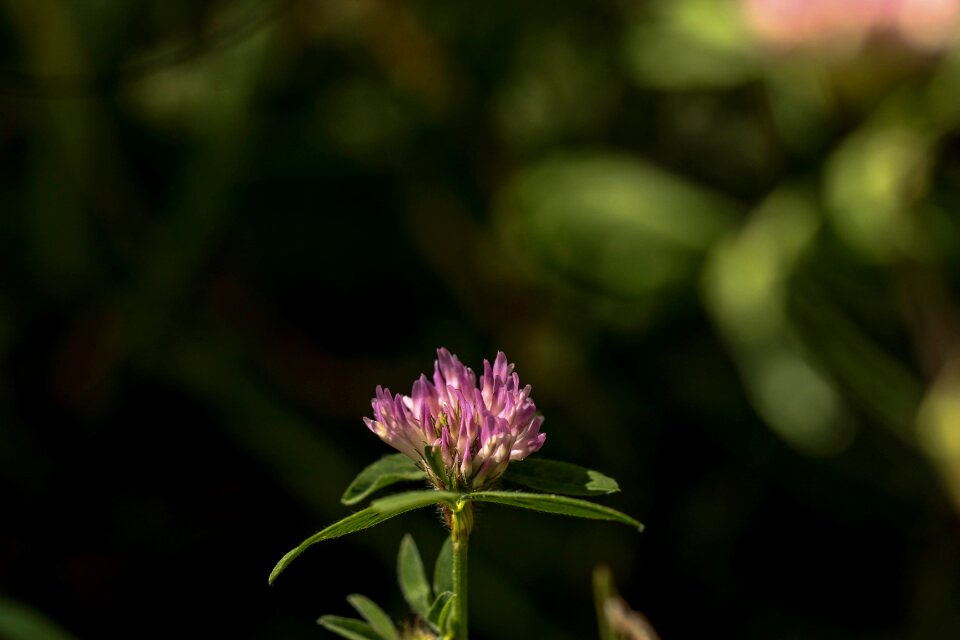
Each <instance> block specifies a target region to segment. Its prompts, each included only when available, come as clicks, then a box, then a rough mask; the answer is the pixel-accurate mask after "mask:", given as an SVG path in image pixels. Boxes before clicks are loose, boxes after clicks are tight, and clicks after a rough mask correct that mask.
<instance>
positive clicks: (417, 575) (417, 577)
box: [397, 533, 430, 618]
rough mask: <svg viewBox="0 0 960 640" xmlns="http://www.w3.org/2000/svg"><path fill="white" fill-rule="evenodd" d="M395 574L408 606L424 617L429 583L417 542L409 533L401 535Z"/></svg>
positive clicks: (428, 610) (428, 599)
mask: <svg viewBox="0 0 960 640" xmlns="http://www.w3.org/2000/svg"><path fill="white" fill-rule="evenodd" d="M397 575H398V576H399V578H400V591H402V592H403V597H404V598H405V599H406V601H407V603H408V604H409V605H410V608H411V609H413V610H414V612H416V613H417V614H418V615H419V616H420V617H421V618H426V617H427V614H429V612H430V584H429V583H428V582H427V574H426V573H425V572H424V570H423V560H421V559H420V551H418V550H417V543H416V542H414V541H413V536H411V535H410V534H409V533H408V534H407V535H405V536H403V540H402V541H401V542H400V553H399V555H398V556H397Z"/></svg>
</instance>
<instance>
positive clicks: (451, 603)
mask: <svg viewBox="0 0 960 640" xmlns="http://www.w3.org/2000/svg"><path fill="white" fill-rule="evenodd" d="M456 610H457V594H453V595H451V596H450V599H449V600H447V604H445V605H443V609H441V610H440V615H438V616H437V627H438V629H439V631H440V633H441V634H449V633H450V631H451V629H450V627H451V626H452V623H453V619H452V618H453V612H454V611H456Z"/></svg>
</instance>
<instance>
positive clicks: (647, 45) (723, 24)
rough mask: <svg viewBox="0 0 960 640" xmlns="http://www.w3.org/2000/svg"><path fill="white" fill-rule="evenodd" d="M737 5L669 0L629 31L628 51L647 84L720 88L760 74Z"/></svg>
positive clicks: (632, 67) (633, 66) (723, 0)
mask: <svg viewBox="0 0 960 640" xmlns="http://www.w3.org/2000/svg"><path fill="white" fill-rule="evenodd" d="M738 8H739V7H738V4H737V3H736V2H732V1H730V0H669V1H667V2H660V3H656V4H654V5H653V9H654V11H653V16H652V17H650V18H648V19H647V20H644V21H643V22H640V21H638V22H637V23H636V24H635V25H634V27H633V28H632V29H630V30H629V31H628V33H627V37H626V41H625V43H624V55H625V57H626V61H627V64H628V66H629V69H630V70H631V71H632V72H633V75H634V77H635V79H636V80H637V82H638V83H639V84H641V85H643V86H650V87H656V88H659V89H693V88H697V89H703V88H709V89H717V88H724V87H729V86H733V85H737V84H742V83H744V82H746V81H748V80H751V79H752V78H754V77H756V76H757V75H758V65H757V61H756V58H755V55H754V53H753V51H752V50H751V47H750V45H751V39H750V37H749V34H748V33H747V32H746V30H745V29H744V25H743V21H742V20H741V18H740V13H739V11H738Z"/></svg>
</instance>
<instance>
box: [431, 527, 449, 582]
mask: <svg viewBox="0 0 960 640" xmlns="http://www.w3.org/2000/svg"><path fill="white" fill-rule="evenodd" d="M444 591H453V538H451V537H450V536H447V539H446V540H444V541H443V546H442V547H440V553H438V554H437V562H436V564H434V565H433V592H434V593H435V594H438V596H439V594H441V593H443V592H444Z"/></svg>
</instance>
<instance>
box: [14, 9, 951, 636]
mask: <svg viewBox="0 0 960 640" xmlns="http://www.w3.org/2000/svg"><path fill="white" fill-rule="evenodd" d="M739 6H740V5H739V4H738V3H736V2H733V1H724V0H647V1H646V2H625V1H612V0H611V1H605V2H598V3H579V2H572V1H563V2H530V3H509V2H502V1H494V2H485V3H443V2H426V1H424V2H417V1H393V0H322V1H321V0H316V1H314V0H257V1H254V0H244V1H241V2H237V1H234V2H225V1H221V2H212V1H209V2H190V1H187V0H162V1H161V0H151V1H147V2H139V3H130V2H123V1H121V0H97V1H95V2H94V1H85V2H67V1H66V0H5V1H4V2H3V3H2V4H0V33H2V35H3V37H2V38H0V55H2V60H0V62H2V64H0V166H2V171H0V207H2V210H0V283H2V287H0V362H2V368H0V479H2V480H0V481H2V486H3V493H4V495H5V496H7V498H6V499H5V500H6V508H5V510H4V515H3V518H2V519H0V595H3V596H8V597H10V598H13V599H15V600H16V601H19V602H23V603H27V604H30V605H32V606H34V607H35V608H37V609H38V610H40V611H42V612H44V613H45V614H47V615H49V616H50V617H51V618H52V619H53V620H55V621H56V622H57V624H58V625H60V626H62V627H63V628H65V629H67V630H69V631H70V632H71V633H74V634H76V635H77V636H79V637H111V636H118V635H127V636H130V635H133V636H136V637H144V638H150V637H169V636H171V635H183V634H184V633H186V631H185V630H186V629H187V628H188V626H187V625H188V624H189V625H190V626H189V629H190V631H191V633H193V632H196V633H198V634H199V633H209V634H213V635H217V636H229V635H235V636H241V637H271V638H274V637H289V638H297V637H317V635H316V634H318V633H320V631H318V630H317V629H315V628H314V627H313V625H312V622H313V620H314V619H315V618H316V616H317V615H318V614H319V613H321V612H326V611H331V610H332V607H333V606H335V603H339V602H340V601H341V598H342V595H343V594H344V593H350V592H362V593H367V594H369V595H370V596H371V597H373V598H374V599H375V600H376V601H377V602H381V603H390V602H391V598H393V600H392V603H393V609H392V610H391V611H390V613H394V614H398V613H399V612H401V611H403V610H404V606H403V603H402V602H401V601H399V600H398V597H397V596H396V594H395V593H394V591H395V590H394V589H393V587H392V584H391V581H390V580H388V579H385V578H384V576H389V575H390V571H391V566H392V556H393V550H394V549H395V548H396V544H397V541H398V540H399V539H400V537H401V535H402V534H403V532H404V531H406V530H407V529H408V528H412V529H413V532H414V534H415V536H416V538H417V540H418V541H423V542H422V544H424V548H425V549H427V553H430V554H432V553H434V551H435V550H436V548H439V544H440V540H441V536H440V532H439V531H438V527H436V522H434V521H431V520H430V518H428V517H426V516H424V517H423V518H422V519H421V520H420V521H417V520H416V519H413V523H412V524H410V523H409V522H407V521H405V522H403V523H401V524H397V525H396V526H393V525H390V524H386V525H384V526H383V527H382V528H379V529H377V530H375V531H371V532H369V533H365V534H363V535H360V536H357V537H356V540H351V541H350V542H343V543H342V544H341V546H338V547H337V548H336V550H333V551H331V550H325V551H322V552H316V553H315V554H314V555H312V556H305V559H304V560H303V561H301V563H300V566H297V567H294V568H292V569H291V570H290V577H289V578H288V581H287V582H286V583H285V584H284V585H281V586H278V587H277V588H276V589H274V590H272V591H268V590H267V589H266V587H265V580H264V578H265V575H266V572H268V571H269V568H270V566H272V562H273V560H275V558H276V557H278V556H279V554H280V553H282V552H283V551H284V550H286V549H287V548H289V547H290V545H291V543H292V542H295V541H296V540H299V539H301V538H303V537H304V535H306V534H308V533H310V532H312V531H314V530H316V529H317V528H319V526H320V525H322V524H324V523H328V522H332V521H333V520H335V519H338V518H340V517H342V516H343V515H344V511H343V509H342V507H341V506H340V505H339V504H338V498H339V496H340V494H341V492H342V491H343V489H344V488H345V487H346V485H347V483H348V482H349V481H350V479H351V478H352V477H353V476H354V475H355V474H356V473H357V472H358V471H359V470H360V469H362V468H363V467H364V466H365V465H366V464H367V463H369V462H371V461H373V460H375V459H376V458H378V457H379V456H380V455H382V454H383V453H386V452H387V451H385V450H384V448H383V446H382V444H381V443H380V442H379V441H378V440H377V439H376V438H374V437H373V436H371V434H369V433H368V432H366V430H365V429H364V427H363V425H362V423H361V421H360V418H361V416H362V415H364V414H365V413H366V412H367V411H368V407H369V404H368V402H369V397H370V396H371V395H372V392H373V388H374V386H375V385H376V384H384V385H386V386H389V387H391V388H392V389H394V390H395V391H403V390H405V389H404V386H405V385H407V384H409V381H410V380H412V379H413V377H414V376H415V375H416V374H418V373H419V372H420V371H421V370H423V369H425V368H426V367H427V366H428V365H429V362H430V360H431V359H432V351H433V349H434V348H435V347H437V346H439V345H445V346H447V347H448V348H450V349H451V350H452V351H454V352H456V353H458V354H459V355H460V357H461V358H462V359H463V360H464V361H465V362H467V363H470V364H471V365H473V366H475V367H476V366H478V365H479V364H480V361H481V359H482V358H484V357H488V358H489V357H492V355H493V354H494V353H495V350H496V349H503V350H505V351H506V352H507V354H508V355H509V356H510V358H511V360H512V361H515V362H516V363H517V366H518V370H519V371H520V373H521V376H522V378H523V379H524V380H525V381H529V382H531V383H532V384H533V385H534V398H535V399H536V400H537V403H538V406H539V407H540V408H541V409H542V410H543V412H544V414H545V415H546V417H547V419H546V423H545V425H544V430H545V431H546V432H547V433H548V440H547V444H546V446H545V453H546V452H549V457H551V458H557V459H565V460H571V461H574V462H577V463H580V464H585V465H588V466H590V467H592V468H596V469H599V470H602V471H605V472H609V473H610V474H611V475H612V476H614V477H616V478H617V479H618V480H619V481H620V484H621V487H622V489H623V493H622V494H618V495H617V496H615V497H614V498H613V499H612V500H611V501H610V503H611V504H612V505H613V506H615V507H617V508H621V509H623V510H625V511H627V512H629V513H631V514H633V515H636V516H637V517H638V518H639V519H640V520H642V521H644V522H645V523H646V524H647V526H648V529H647V532H646V533H644V534H643V536H641V539H640V540H639V542H638V540H637V538H636V537H635V536H634V535H633V534H632V533H628V532H620V531H617V530H611V529H608V528H604V527H596V526H594V525H591V524H589V523H586V524H584V523H578V522H573V521H571V522H569V523H567V522H560V523H558V522H556V521H554V520H547V521H546V522H544V521H543V520H541V519H539V518H537V517H536V516H533V515H527V514H519V515H518V514H515V513H503V512H502V511H501V510H498V509H497V508H496V506H495V505H487V506H489V509H484V510H483V511H482V512H481V513H480V514H479V516H478V524H477V526H478V529H477V533H476V535H475V543H474V544H475V547H476V549H475V550H472V551H471V553H472V554H473V560H472V567H471V570H472V572H473V575H472V579H473V580H474V581H475V585H474V586H472V587H471V588H472V589H473V591H472V596H471V597H472V598H474V599H475V601H474V602H472V613H471V619H472V623H473V625H474V626H475V629H476V637H479V638H484V637H486V638H509V637H549V638H556V639H561V640H562V639H564V638H580V637H590V635H591V634H592V633H593V628H594V621H593V619H592V612H591V604H590V584H589V582H590V573H591V568H592V566H593V565H594V564H595V563H597V562H601V561H603V562H606V563H607V564H609V565H610V566H611V567H612V568H613V570H614V573H615V574H617V582H618V584H620V585H621V591H622V594H623V596H624V597H625V598H626V599H627V600H628V601H629V602H630V604H631V605H632V606H634V607H635V608H637V609H639V610H641V611H643V612H645V613H646V614H647V616H648V617H649V618H650V620H651V622H652V623H653V625H654V626H655V627H656V628H657V629H658V630H659V631H660V633H661V635H662V636H663V637H678V638H683V637H708V636H711V635H723V636H729V637H737V638H770V637H777V638H794V637H795V638H808V637H817V638H840V637H843V638H849V637H865V638H878V639H879V638H913V639H918V640H920V639H925V638H931V639H934V638H944V637H952V636H954V635H957V634H958V633H960V610H958V607H957V606H956V603H957V602H958V601H960V557H958V555H960V554H958V552H957V546H956V539H957V534H958V529H960V528H958V524H960V523H958V519H957V513H958V510H960V350H958V344H960V342H958V327H960V312H958V307H957V297H958V286H960V282H958V278H957V274H958V273H960V269H958V267H960V264H958V262H960V259H958V258H960V247H958V241H960V213H958V211H960V187H958V185H960V182H958V181H960V153H958V148H960V147H958V140H960V138H958V130H960V81H958V78H960V73H958V72H960V48H945V49H943V50H939V51H929V50H928V51H918V50H914V49H911V48H910V47H909V46H906V45H905V44H904V43H897V42H892V41H888V40H886V39H884V38H882V37H878V38H876V40H875V41H871V42H869V43H867V44H865V45H863V47H862V48H861V49H859V50H858V51H853V52H851V51H843V52H840V53H832V52H823V51H809V50H779V49H776V48H772V47H770V46H768V45H764V43H762V42H761V41H760V40H759V39H758V38H757V36H756V35H755V34H753V33H752V32H751V31H750V29H749V26H748V25H747V24H746V23H745V21H744V20H743V16H742V14H741V12H740V11H739ZM485 530H486V531H489V532H502V531H511V532H513V533H512V534H511V535H510V536H509V537H507V536H503V537H497V538H495V537H493V534H492V533H491V535H490V536H489V537H488V536H485V535H484V532H485ZM428 545H432V546H428ZM311 557H312V560H311V561H308V560H306V558H311ZM346 562H349V563H350V565H351V566H353V567H354V568H357V569H359V570H360V571H361V573H365V574H367V575H369V576H371V577H369V578H366V579H364V578H362V577H361V578H356V577H350V576H345V575H341V574H342V573H343V572H341V571H340V568H341V567H342V566H344V565H343V564H342V563H346ZM331 576H335V577H336V578H335V579H332V580H331ZM371 585H372V586H371ZM376 585H382V586H379V587H377V586H376ZM18 607H19V605H18ZM17 610H18V611H19V609H17ZM341 613H347V610H346V609H344V611H342V612H341ZM188 621H189V623H188ZM131 629H135V630H136V631H135V632H131Z"/></svg>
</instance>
